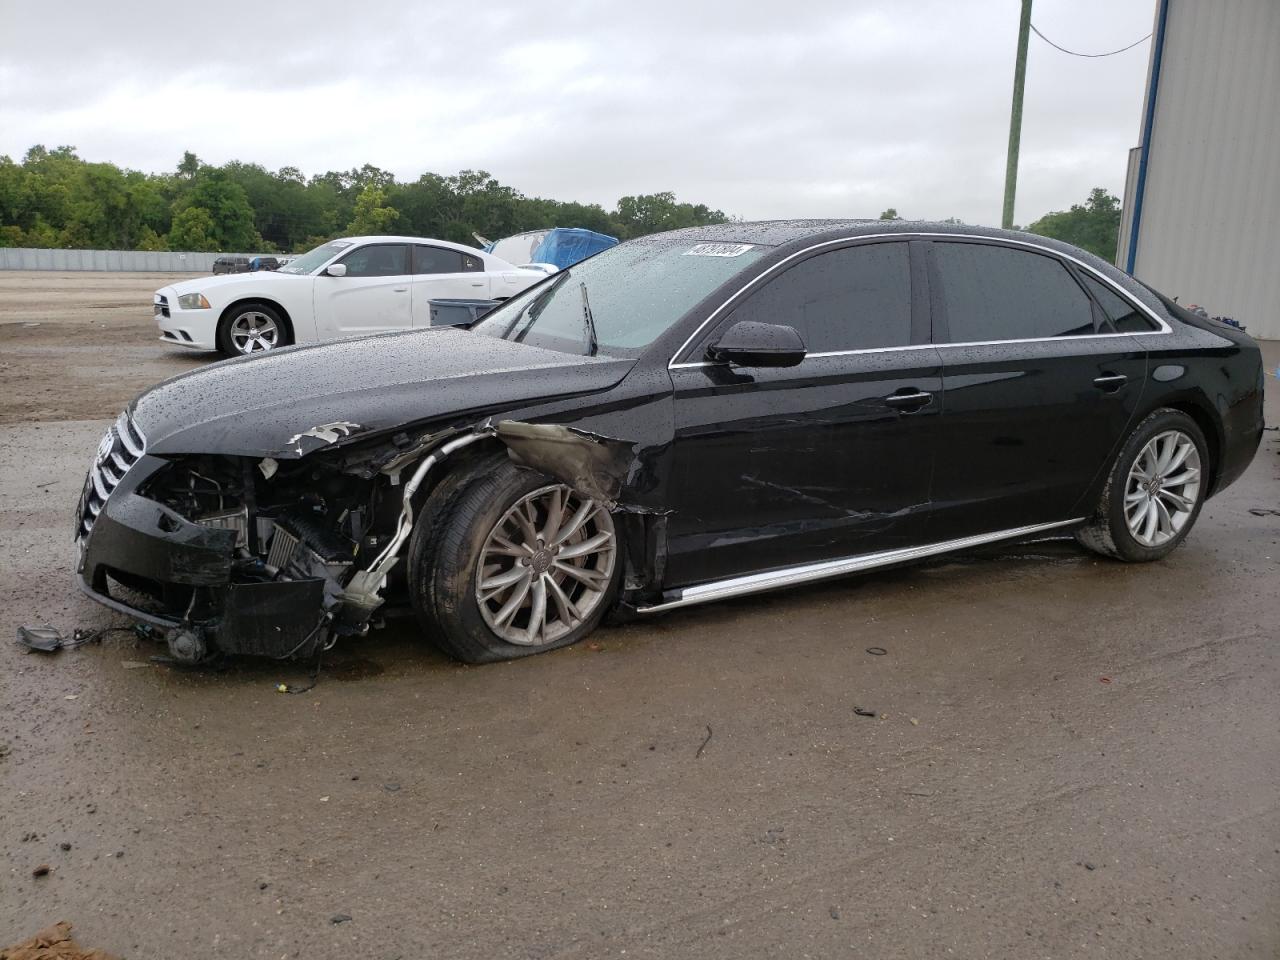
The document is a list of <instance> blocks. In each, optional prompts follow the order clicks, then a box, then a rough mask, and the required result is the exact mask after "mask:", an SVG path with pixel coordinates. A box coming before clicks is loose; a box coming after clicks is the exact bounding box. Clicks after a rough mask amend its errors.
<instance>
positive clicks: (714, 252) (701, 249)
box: [684, 243, 754, 257]
mask: <svg viewBox="0 0 1280 960" xmlns="http://www.w3.org/2000/svg"><path fill="white" fill-rule="evenodd" d="M753 246H754V244H750V243H697V244H694V245H693V246H692V247H690V248H689V249H688V250H686V251H685V252H684V255H685V256H686V257H740V256H742V255H743V254H744V253H746V252H747V251H748V250H750V249H752V247H753Z"/></svg>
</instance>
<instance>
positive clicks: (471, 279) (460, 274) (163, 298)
mask: <svg viewBox="0 0 1280 960" xmlns="http://www.w3.org/2000/svg"><path fill="white" fill-rule="evenodd" d="M546 276H547V272H546V270H545V269H528V268H521V267H515V266H512V265H511V264H510V263H508V262H507V261H505V260H502V259H500V258H498V257H495V256H492V255H490V254H487V253H484V252H482V251H480V250H476V249H474V248H472V247H467V246H463V245H462V244H458V243H449V242H447V241H445V240H426V239H423V238H421V237H347V238H344V239H342V240H331V241H330V242H329V243H326V244H323V245H321V246H319V247H316V248H315V249H314V250H312V251H310V252H308V253H304V254H303V255H302V256H300V257H297V258H296V259H294V260H293V261H292V262H290V263H288V264H286V265H285V266H282V267H281V268H280V269H279V270H275V271H260V272H255V273H234V274H227V275H224V276H220V277H201V278H199V279H196V280H184V281H182V282H181V283H175V284H172V285H170V286H167V287H161V288H160V289H159V290H157V291H156V295H155V303H154V312H155V319H156V323H157V324H158V325H159V327H160V339H161V340H163V341H164V342H166V343H173V344H177V345H179V346H183V347H191V348H192V349H195V350H219V351H221V352H222V353H224V354H226V355H228V356H237V355H239V354H250V353H260V352H262V351H265V350H272V349H275V348H276V347H283V346H286V345H288V344H291V343H316V342H318V341H321V340H333V339H337V338H339V337H354V336H361V335H364V334H368V333H383V332H386V331H390V330H408V329H411V328H414V327H427V326H430V325H431V301H432V300H506V299H507V298H509V297H513V296H515V295H516V294H517V293H520V292H521V291H523V290H524V289H525V288H527V287H530V286H532V285H533V284H535V283H537V282H538V281H540V280H544V279H546Z"/></svg>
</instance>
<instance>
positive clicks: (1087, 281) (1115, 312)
mask: <svg viewBox="0 0 1280 960" xmlns="http://www.w3.org/2000/svg"><path fill="white" fill-rule="evenodd" d="M1084 285H1085V286H1086V287H1088V288H1089V292H1090V293H1092V294H1093V298H1094V299H1095V300H1097V301H1098V304H1099V306H1101V307H1102V312H1103V313H1104V314H1106V317H1107V319H1108V320H1110V321H1111V325H1112V326H1113V327H1115V328H1116V329H1117V330H1119V331H1120V332H1121V333H1148V332H1150V331H1152V330H1156V329H1159V328H1158V327H1157V326H1156V325H1155V324H1154V323H1152V322H1151V318H1150V317H1148V316H1147V315H1146V314H1144V313H1143V312H1142V311H1141V310H1139V309H1138V308H1137V307H1135V306H1134V305H1133V304H1132V303H1130V302H1129V301H1128V300H1126V299H1125V298H1124V297H1122V296H1120V294H1118V293H1116V292H1115V291H1114V290H1112V289H1111V288H1110V287H1108V286H1107V285H1106V284H1105V283H1101V282H1100V281H1098V280H1095V279H1094V278H1093V277H1091V276H1088V275H1087V274H1086V275H1085V278H1084Z"/></svg>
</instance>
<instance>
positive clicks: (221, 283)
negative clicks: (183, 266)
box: [157, 270, 314, 296]
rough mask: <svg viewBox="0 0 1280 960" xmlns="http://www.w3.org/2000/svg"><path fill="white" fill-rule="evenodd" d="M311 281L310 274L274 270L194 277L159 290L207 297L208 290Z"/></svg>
mask: <svg viewBox="0 0 1280 960" xmlns="http://www.w3.org/2000/svg"><path fill="white" fill-rule="evenodd" d="M312 279H314V278H313V277H312V276H311V275H310V274H302V275H299V274H293V273H279V272H277V271H275V270H255V271H252V272H250V273H223V274H219V275H218V276H216V277H196V278H195V279H194V280H179V281H178V282H177V283H171V284H169V285H168V286H166V287H161V288H160V289H161V290H172V291H173V292H174V293H176V294H178V295H179V296H181V295H182V294H184V293H203V294H206V295H207V294H208V293H209V291H210V290H217V289H219V288H220V287H238V286H244V285H245V284H257V285H259V286H261V285H262V284H264V283H272V284H274V283H289V282H290V281H297V280H312ZM157 292H159V291H157Z"/></svg>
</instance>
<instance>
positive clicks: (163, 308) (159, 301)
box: [154, 293, 169, 317]
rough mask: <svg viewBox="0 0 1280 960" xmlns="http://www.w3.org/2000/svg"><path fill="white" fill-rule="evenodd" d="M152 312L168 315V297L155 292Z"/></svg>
mask: <svg viewBox="0 0 1280 960" xmlns="http://www.w3.org/2000/svg"><path fill="white" fill-rule="evenodd" d="M154 312H155V313H159V314H163V315H164V316H166V317H167V316H169V298H168V297H166V296H164V295H163V294H159V293H157V294H156V300H155V311H154Z"/></svg>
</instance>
